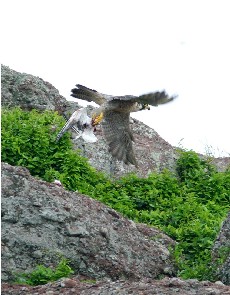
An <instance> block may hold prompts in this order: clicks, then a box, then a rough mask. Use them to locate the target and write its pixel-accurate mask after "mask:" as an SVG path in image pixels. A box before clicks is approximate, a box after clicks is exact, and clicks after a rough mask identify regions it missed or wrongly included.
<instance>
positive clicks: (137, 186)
mask: <svg viewBox="0 0 230 295" xmlns="http://www.w3.org/2000/svg"><path fill="white" fill-rule="evenodd" d="M63 124H64V120H63V118H61V117H60V116H58V115H57V114H56V113H53V112H49V111H46V112H44V113H38V112H36V111H32V112H24V111H22V110H20V109H13V110H3V112H2V161H5V162H8V163H10V164H12V165H22V166H25V167H27V168H29V170H30V172H31V174H32V175H34V176H38V177H41V178H43V179H44V180H46V181H50V182H52V181H53V180H54V179H58V180H60V181H61V182H62V184H63V185H64V186H65V187H66V189H68V190H73V191H75V190H78V191H79V192H81V193H85V194H87V195H89V196H91V197H93V198H95V199H97V200H100V201H102V202H104V203H105V204H107V205H108V206H110V207H112V208H114V209H115V210H117V211H119V212H120V213H122V214H123V215H124V216H127V217H128V218H129V219H132V220H134V221H136V222H143V223H146V224H149V225H151V226H156V227H158V228H159V229H161V230H163V231H164V232H165V233H166V234H168V235H169V236H170V237H172V238H173V239H174V240H176V241H177V242H178V245H177V247H176V249H175V253H174V256H175V260H176V262H177V263H178V266H179V269H180V276H182V277H183V278H198V279H214V275H213V270H212V267H211V248H212V245H213V242H214V240H215V237H216V235H217V233H218V231H219V228H220V224H221V222H222V221H223V219H224V218H225V217H226V215H227V212H228V210H229V207H230V170H227V171H225V172H217V171H216V169H215V168H214V166H212V165H211V163H210V161H209V160H208V159H207V160H206V159H201V158H200V157H199V156H198V155H197V154H196V153H195V152H193V151H180V158H179V159H178V161H177V174H173V173H171V172H169V171H167V170H165V171H163V172H161V173H152V174H150V175H149V176H148V177H147V178H139V177H137V176H136V175H128V176H126V177H123V178H121V179H119V180H116V181H112V180H110V179H108V178H107V177H106V176H104V174H102V173H99V172H97V171H96V170H95V169H93V168H92V167H91V166H90V165H89V164H88V162H87V159H85V158H83V157H82V156H81V155H80V154H79V152H76V151H73V149H72V144H71V141H70V139H69V134H68V133H66V134H64V136H63V137H62V139H61V140H60V141H59V142H58V143H56V135H57V132H58V131H59V130H60V129H61V127H62V126H63Z"/></svg>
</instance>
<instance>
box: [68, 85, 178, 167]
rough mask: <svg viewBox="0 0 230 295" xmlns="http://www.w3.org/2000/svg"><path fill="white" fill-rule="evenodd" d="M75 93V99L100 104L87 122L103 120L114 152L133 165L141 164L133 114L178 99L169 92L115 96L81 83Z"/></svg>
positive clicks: (119, 158) (112, 153)
mask: <svg viewBox="0 0 230 295" xmlns="http://www.w3.org/2000/svg"><path fill="white" fill-rule="evenodd" d="M71 92H72V93H71V96H73V97H75V98H78V99H82V100H86V101H88V102H92V101H93V102H95V103H96V104H98V105H99V108H97V109H96V110H95V111H94V113H93V115H92V120H91V122H89V120H88V123H87V124H88V125H90V124H91V127H90V128H91V129H92V128H93V126H95V125H97V124H98V123H99V122H100V121H101V125H102V130H103V134H104V137H105V140H106V142H107V144H108V146H109V152H110V153H111V155H112V156H113V157H114V158H116V159H118V160H119V161H123V162H124V163H125V164H133V165H135V166H136V167H138V164H137V161H136V158H135V155H134V150H133V142H134V137H133V134H132V131H131V129H130V126H129V120H130V113H131V112H137V111H141V110H146V109H150V107H149V105H151V106H158V105H160V104H165V103H168V102H170V101H173V100H174V99H175V98H176V96H169V95H168V94H167V93H166V92H165V91H156V92H151V93H147V94H143V95H140V96H133V95H125V96H113V95H107V94H102V93H100V92H97V91H96V90H93V89H90V88H87V87H85V86H83V85H80V84H77V85H76V88H74V89H72V90H71ZM71 117H72V116H71ZM67 125H68V122H67Z"/></svg>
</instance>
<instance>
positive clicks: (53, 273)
mask: <svg viewBox="0 0 230 295" xmlns="http://www.w3.org/2000/svg"><path fill="white" fill-rule="evenodd" d="M68 263H69V261H68V260H67V259H64V258H63V259H62V260H61V261H60V263H59V264H58V265H57V267H56V268H55V269H52V268H50V267H45V266H43V265H38V266H37V267H36V269H35V270H34V271H32V272H30V273H21V274H18V275H17V278H16V283H17V284H27V285H32V286H37V285H44V284H46V283H48V282H52V281H57V280H58V279H61V278H66V277H69V276H70V275H71V274H73V273H74V271H73V270H72V269H71V267H70V266H69V265H68Z"/></svg>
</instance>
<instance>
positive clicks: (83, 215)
mask: <svg viewBox="0 0 230 295" xmlns="http://www.w3.org/2000/svg"><path fill="white" fill-rule="evenodd" d="M174 244H175V242H174V241H173V240H172V239H170V238H169V237H168V236H166V235H165V234H163V233H162V232H161V231H159V230H157V229H154V228H149V227H147V226H145V225H141V224H135V223H134V222H133V221H130V220H128V219H126V218H124V217H122V216H121V215H120V214H119V213H117V212H116V211H114V210H113V209H111V208H109V207H107V206H105V205H103V204H102V203H100V202H98V201H96V200H93V199H91V198H90V197H88V196H85V195H81V194H78V193H75V192H69V191H66V190H64V189H63V188H62V187H60V186H59V185H57V184H51V183H47V182H45V181H41V180H38V179H35V178H33V177H32V176H31V175H30V173H29V171H28V170H27V169H25V168H22V167H14V166H10V165H8V164H5V163H3V164H2V280H4V281H9V280H11V279H12V278H13V275H12V273H15V272H26V271H31V270H32V269H34V268H35V267H36V266H37V265H38V264H42V265H53V264H57V263H58V261H60V256H64V257H67V258H68V259H70V261H71V266H72V267H73V269H74V270H75V272H76V273H79V274H82V275H86V276H88V277H91V278H96V279H100V278H110V279H113V280H114V279H119V278H133V279H139V278H143V277H149V278H157V277H160V276H172V275H175V272H176V269H175V266H174V263H173V261H172V259H171V255H170V251H169V248H173V246H174Z"/></svg>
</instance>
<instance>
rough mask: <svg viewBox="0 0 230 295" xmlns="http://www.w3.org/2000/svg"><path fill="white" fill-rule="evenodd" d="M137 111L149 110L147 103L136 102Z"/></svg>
mask: <svg viewBox="0 0 230 295" xmlns="http://www.w3.org/2000/svg"><path fill="white" fill-rule="evenodd" d="M137 110H138V111H142V110H150V106H149V105H148V104H147V103H139V102H137Z"/></svg>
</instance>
